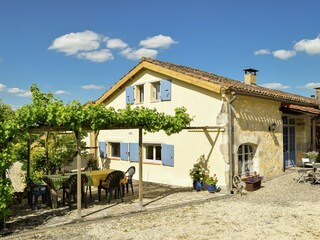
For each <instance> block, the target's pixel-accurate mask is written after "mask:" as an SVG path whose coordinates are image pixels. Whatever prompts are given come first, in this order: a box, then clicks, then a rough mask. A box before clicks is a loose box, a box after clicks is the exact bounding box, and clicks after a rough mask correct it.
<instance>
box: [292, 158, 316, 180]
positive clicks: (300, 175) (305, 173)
mask: <svg viewBox="0 0 320 240" xmlns="http://www.w3.org/2000/svg"><path fill="white" fill-rule="evenodd" d="M291 164H292V166H293V168H294V169H295V171H296V173H297V178H294V180H296V181H297V183H308V181H309V180H310V174H311V172H312V170H310V169H303V168H302V169H301V168H300V169H299V168H297V166H296V165H295V163H294V162H293V161H292V160H291Z"/></svg>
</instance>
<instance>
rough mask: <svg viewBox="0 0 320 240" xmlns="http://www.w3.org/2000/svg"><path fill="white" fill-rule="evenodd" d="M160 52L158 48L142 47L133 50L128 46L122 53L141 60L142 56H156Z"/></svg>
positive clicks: (128, 57)
mask: <svg viewBox="0 0 320 240" xmlns="http://www.w3.org/2000/svg"><path fill="white" fill-rule="evenodd" d="M157 54H158V51H157V50H153V49H147V48H140V49H138V50H133V49H131V48H126V49H124V50H122V51H121V55H122V56H124V57H125V58H127V59H130V60H139V59H141V58H142V57H151V58H155V57H156V56H157Z"/></svg>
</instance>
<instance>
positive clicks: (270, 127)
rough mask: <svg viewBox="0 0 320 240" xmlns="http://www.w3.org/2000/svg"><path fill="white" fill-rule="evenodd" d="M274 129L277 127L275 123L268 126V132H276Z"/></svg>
mask: <svg viewBox="0 0 320 240" xmlns="http://www.w3.org/2000/svg"><path fill="white" fill-rule="evenodd" d="M276 127H277V124H276V123H272V124H271V125H270V126H269V132H271V131H272V132H274V130H276Z"/></svg>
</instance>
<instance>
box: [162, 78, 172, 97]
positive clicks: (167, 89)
mask: <svg viewBox="0 0 320 240" xmlns="http://www.w3.org/2000/svg"><path fill="white" fill-rule="evenodd" d="M160 92H161V93H160V95H161V101H170V100H171V81H170V80H161V81H160Z"/></svg>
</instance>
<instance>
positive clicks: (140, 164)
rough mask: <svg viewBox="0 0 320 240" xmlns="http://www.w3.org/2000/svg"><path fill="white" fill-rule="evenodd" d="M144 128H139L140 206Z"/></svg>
mask: <svg viewBox="0 0 320 240" xmlns="http://www.w3.org/2000/svg"><path fill="white" fill-rule="evenodd" d="M142 180H143V174H142V128H139V207H140V208H143V186H142Z"/></svg>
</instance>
